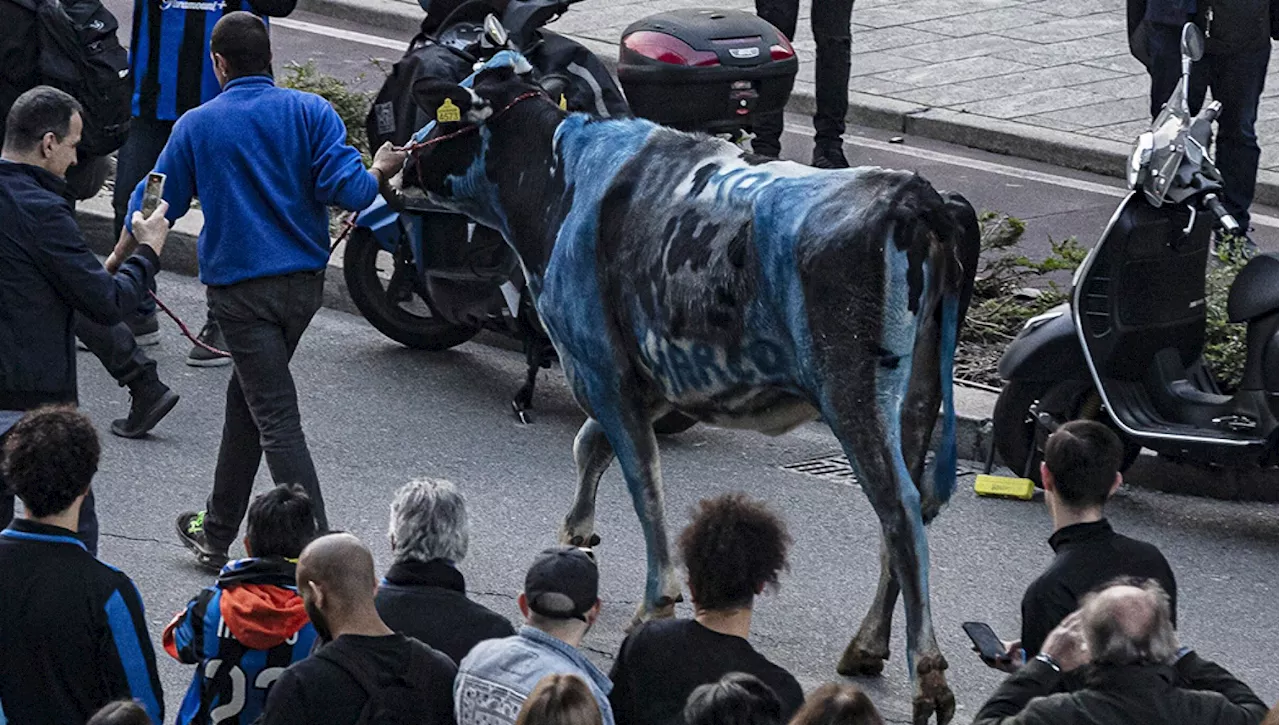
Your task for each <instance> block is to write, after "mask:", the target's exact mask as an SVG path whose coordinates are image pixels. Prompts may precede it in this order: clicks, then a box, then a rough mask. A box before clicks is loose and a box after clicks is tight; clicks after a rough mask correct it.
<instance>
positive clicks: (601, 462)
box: [560, 418, 613, 546]
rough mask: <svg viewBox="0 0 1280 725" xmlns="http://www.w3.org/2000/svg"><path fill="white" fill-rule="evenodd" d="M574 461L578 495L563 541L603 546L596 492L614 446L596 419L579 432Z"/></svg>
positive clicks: (564, 530)
mask: <svg viewBox="0 0 1280 725" xmlns="http://www.w3.org/2000/svg"><path fill="white" fill-rule="evenodd" d="M573 460H574V463H576V464H577V466H578V493H577V495H576V496H575V497H574V499H573V508H572V509H570V511H569V515H568V516H566V517H565V520H564V527H563V528H561V529H560V542H561V543H563V544H572V545H573V546H595V545H596V544H599V543H600V537H599V536H597V535H596V531H595V528H596V491H597V490H598V489H599V488H600V477H601V476H603V475H604V472H605V471H606V470H608V469H609V464H610V463H613V446H612V445H610V444H609V437H608V436H607V435H605V432H604V427H603V426H601V425H600V424H599V423H597V422H596V421H595V419H594V418H588V419H587V422H585V423H583V424H582V428H580V429H579V430H578V437H577V438H575V439H574V441H573Z"/></svg>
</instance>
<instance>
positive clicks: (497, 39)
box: [484, 13, 508, 48]
mask: <svg viewBox="0 0 1280 725" xmlns="http://www.w3.org/2000/svg"><path fill="white" fill-rule="evenodd" d="M484 36H485V37H486V38H488V39H489V42H490V43H492V44H493V47H495V48H505V47H506V46H507V38H508V36H507V29H506V27H505V26H503V24H502V21H501V20H498V17H497V16H496V15H494V14H493V13H490V14H489V15H486V16H485V19H484Z"/></svg>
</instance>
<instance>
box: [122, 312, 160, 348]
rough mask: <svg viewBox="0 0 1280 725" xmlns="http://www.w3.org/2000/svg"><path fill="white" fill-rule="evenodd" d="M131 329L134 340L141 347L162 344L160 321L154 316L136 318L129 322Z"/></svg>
mask: <svg viewBox="0 0 1280 725" xmlns="http://www.w3.org/2000/svg"><path fill="white" fill-rule="evenodd" d="M128 324H129V329H130V330H132V331H133V339H134V340H135V341H137V343H138V345H139V346H141V347H147V346H150V345H159V344H160V321H159V320H157V319H156V316H155V315H154V314H150V315H147V316H146V317H134V318H130V319H129V320H128Z"/></svg>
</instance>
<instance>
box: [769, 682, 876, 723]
mask: <svg viewBox="0 0 1280 725" xmlns="http://www.w3.org/2000/svg"><path fill="white" fill-rule="evenodd" d="M790 725H884V719H883V718H881V717H880V711H878V710H876V706H875V704H874V703H872V702H871V698H869V697H867V693H865V692H863V691H862V690H861V689H859V688H858V687H857V686H856V685H851V684H849V683H847V682H828V683H827V684H825V685H823V686H822V687H819V688H818V689H816V690H814V691H813V694H812V695H809V699H808V700H805V701H804V707H802V708H800V712H798V713H796V716H795V717H793V718H791V723H790Z"/></svg>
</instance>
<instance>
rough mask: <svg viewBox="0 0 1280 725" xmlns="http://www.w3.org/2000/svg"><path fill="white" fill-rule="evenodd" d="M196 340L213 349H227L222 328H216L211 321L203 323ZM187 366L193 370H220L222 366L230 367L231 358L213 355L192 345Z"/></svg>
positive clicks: (216, 325) (216, 324) (214, 323)
mask: <svg viewBox="0 0 1280 725" xmlns="http://www.w3.org/2000/svg"><path fill="white" fill-rule="evenodd" d="M196 338H197V339H198V340H200V342H203V343H204V344H206V345H208V346H209V347H212V348H214V349H217V350H226V349H227V341H226V339H224V338H223V337H222V328H221V327H218V323H216V322H214V321H213V320H209V321H208V322H206V323H204V327H203V328H202V329H201V330H200V334H199V335H196ZM187 364H188V365H190V366H191V367H194V368H220V367H222V366H223V365H230V364H231V358H230V357H228V356H223V355H218V354H216V353H213V352H211V351H209V350H206V349H204V348H203V347H200V346H199V345H192V346H191V352H189V353H187Z"/></svg>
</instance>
